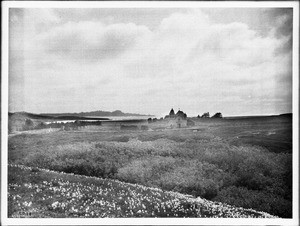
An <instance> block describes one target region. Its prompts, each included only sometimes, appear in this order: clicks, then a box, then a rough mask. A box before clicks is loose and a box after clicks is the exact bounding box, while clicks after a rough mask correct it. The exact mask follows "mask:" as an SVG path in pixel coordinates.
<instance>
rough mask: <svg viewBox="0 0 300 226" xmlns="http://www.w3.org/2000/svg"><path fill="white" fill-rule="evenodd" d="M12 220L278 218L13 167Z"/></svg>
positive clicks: (147, 190) (133, 187) (159, 192)
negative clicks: (72, 218) (23, 218)
mask: <svg viewBox="0 0 300 226" xmlns="http://www.w3.org/2000/svg"><path fill="white" fill-rule="evenodd" d="M8 172H9V175H8V180H9V181H8V204H9V206H8V216H9V217H11V218H20V217H38V218H42V217H87V218H92V217H95V218H96V217H97V218H98V217H223V218H245V217H250V218H274V217H275V216H272V215H270V214H268V213H264V212H258V211H255V210H252V209H244V208H237V207H234V206H230V205H227V204H222V203H219V202H212V201H208V200H206V199H201V198H199V197H198V198H194V197H192V196H189V195H184V194H180V193H176V192H166V191H163V190H161V189H157V188H150V187H145V186H141V185H136V184H129V183H124V182H120V181H117V180H111V179H100V178H96V177H87V176H79V175H74V174H66V173H59V172H55V171H50V170H45V169H40V168H31V167H26V166H22V165H9V169H8Z"/></svg>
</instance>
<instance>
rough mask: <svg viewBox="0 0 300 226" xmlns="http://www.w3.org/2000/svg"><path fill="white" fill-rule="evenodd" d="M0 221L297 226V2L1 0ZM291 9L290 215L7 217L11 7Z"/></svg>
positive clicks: (40, 223) (3, 222) (73, 223)
mask: <svg viewBox="0 0 300 226" xmlns="http://www.w3.org/2000/svg"><path fill="white" fill-rule="evenodd" d="M1 6H2V7H1V10H2V24H1V25H2V37H1V38H2V39H1V40H2V42H1V47H2V48H1V49H2V51H1V59H2V60H1V66H2V67H1V68H2V70H1V224H2V225H201V224H202V225H203V224H204V225H299V174H298V173H299V153H298V152H299V132H298V131H299V2H296V1H274V2H257V1H247V2H236V1H234V2H232V1H228V2H223V1H222V2H194V1H190V2H185V1H180V2H171V1H164V2H162V1H158V2H152V1H102V2H95V1H90V2H83V1H64V2H58V1H43V2H41V1H2V5H1ZM134 7H135V8H196V7H199V8H269V7H270V8H286V7H289V8H293V97H292V103H293V106H292V109H293V218H291V219H282V218H279V219H254V218H250V219H244V218H237V219H232V218H230V219H228V218H226V219H225V218H216V219H210V218H114V219H110V218H102V219H95V218H67V219H62V218H49V219H40V218H35V219H31V218H20V219H12V218H7V204H8V203H7V179H8V178H7V156H8V154H7V145H8V130H7V128H8V90H9V89H8V87H9V83H8V67H9V37H8V35H9V26H8V23H9V9H10V8H134Z"/></svg>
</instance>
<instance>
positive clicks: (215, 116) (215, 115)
mask: <svg viewBox="0 0 300 226" xmlns="http://www.w3.org/2000/svg"><path fill="white" fill-rule="evenodd" d="M197 118H223V116H222V113H221V112H217V113H216V114H214V115H213V116H212V117H210V115H209V112H204V113H203V114H202V115H201V116H200V115H198V116H197Z"/></svg>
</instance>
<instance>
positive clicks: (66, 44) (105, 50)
mask: <svg viewBox="0 0 300 226" xmlns="http://www.w3.org/2000/svg"><path fill="white" fill-rule="evenodd" d="M147 33H149V31H148V29H147V28H146V27H144V26H137V25H135V24H132V23H128V24H113V25H108V26H107V25H104V24H103V23H101V22H93V21H84V22H68V23H66V24H63V25H61V26H59V27H55V28H53V29H51V30H49V31H48V32H46V33H43V34H41V35H40V36H39V41H40V42H41V43H42V45H43V46H44V48H45V49H46V51H48V52H49V53H51V54H57V55H60V56H61V57H66V58H70V59H71V60H72V59H73V60H74V59H75V60H77V61H78V60H79V61H80V60H81V59H82V60H84V61H87V62H89V61H96V62H97V61H101V60H103V59H107V58H113V57H116V56H119V55H120V54H122V53H124V52H126V51H127V50H128V49H130V48H131V47H133V46H134V45H135V44H136V43H137V42H138V41H139V40H140V39H142V38H143V36H145V35H146V34H147Z"/></svg>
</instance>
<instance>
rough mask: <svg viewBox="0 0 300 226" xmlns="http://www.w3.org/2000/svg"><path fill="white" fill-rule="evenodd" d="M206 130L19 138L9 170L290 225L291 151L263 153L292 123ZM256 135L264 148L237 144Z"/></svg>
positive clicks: (13, 145)
mask: <svg viewBox="0 0 300 226" xmlns="http://www.w3.org/2000/svg"><path fill="white" fill-rule="evenodd" d="M251 123H252V125H251ZM200 127H201V128H200ZM200 127H199V128H198V132H194V131H193V130H165V131H134V132H133V131H131V132H130V131H127V132H112V131H110V132H93V133H89V132H64V131H60V132H55V133H49V134H20V135H15V136H11V137H10V138H9V151H8V156H9V163H10V164H21V165H26V166H30V167H40V168H47V169H51V170H55V171H63V172H65V173H75V174H79V175H85V176H95V177H101V178H110V179H117V180H119V181H123V182H127V183H134V184H140V185H144V186H151V187H156V188H159V189H164V190H168V191H172V192H180V193H185V194H189V195H192V196H193V197H195V198H196V197H199V196H200V197H201V198H206V199H209V200H212V201H217V202H224V203H228V204H231V205H235V206H241V207H245V208H253V209H256V210H259V211H265V212H268V213H271V214H273V215H277V216H280V217H286V218H289V217H291V215H292V155H291V153H290V152H291V150H287V149H282V150H279V148H280V145H277V146H276V148H277V149H276V151H274V152H270V150H272V148H271V149H270V148H267V147H265V146H264V145H267V144H268V142H265V141H266V140H265V139H264V136H269V135H267V134H268V132H269V131H276V132H277V133H276V134H279V135H280V133H279V132H278V131H283V132H282V133H284V131H286V130H287V129H288V126H287V123H285V122H284V123H283V124H280V123H278V122H277V123H274V121H270V122H269V124H268V123H264V124H260V123H253V122H247V121H246V122H241V121H239V122H237V121H235V122H234V123H231V124H230V123H228V122H224V121H220V120H219V121H218V123H207V124H201V126H200ZM290 129H291V128H290ZM258 132H260V133H258ZM262 132H265V133H262ZM218 133H220V134H221V135H222V136H217V134H218ZM253 133H255V134H254V137H255V138H257V139H258V140H259V139H260V142H264V145H259V144H257V143H256V142H255V140H254V139H252V140H251V139H250V138H249V139H248V140H247V141H246V142H244V141H245V139H244V140H242V139H240V140H239V143H235V141H236V138H235V136H236V135H238V136H241V135H243V134H244V135H245V134H246V135H247V134H253ZM264 134H265V135H264ZM279 135H277V136H279ZM289 137H290V136H289V135H288V134H287V135H286V136H283V135H282V136H280V138H281V139H278V142H279V143H281V144H282V143H284V142H287V143H289V142H290V143H291V141H289ZM251 141H253V142H252V143H251ZM273 147H275V146H273ZM40 181H42V179H41V180H40ZM37 184H39V180H38V179H37ZM187 216H189V215H187Z"/></svg>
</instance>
